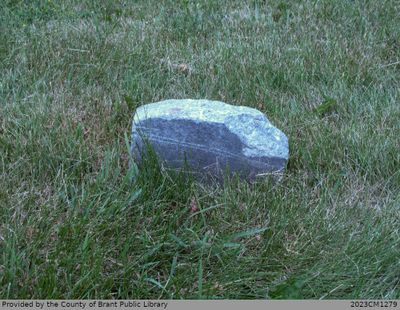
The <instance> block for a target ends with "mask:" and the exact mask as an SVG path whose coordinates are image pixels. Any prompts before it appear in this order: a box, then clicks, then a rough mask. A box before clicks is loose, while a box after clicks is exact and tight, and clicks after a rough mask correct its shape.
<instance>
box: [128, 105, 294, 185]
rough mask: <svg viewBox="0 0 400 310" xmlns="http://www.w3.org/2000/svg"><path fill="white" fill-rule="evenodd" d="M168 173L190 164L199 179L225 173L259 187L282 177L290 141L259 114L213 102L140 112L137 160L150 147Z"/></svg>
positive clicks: (135, 141) (144, 108)
mask: <svg viewBox="0 0 400 310" xmlns="http://www.w3.org/2000/svg"><path fill="white" fill-rule="evenodd" d="M146 142H148V143H149V145H150V146H151V147H152V148H153V149H154V151H155V152H156V154H157V155H158V157H159V158H160V159H161V160H162V161H163V163H164V165H165V167H166V168H169V169H179V168H182V167H183V166H184V165H185V163H187V164H188V165H189V167H190V168H191V171H193V172H195V173H198V175H199V176H207V175H208V176H213V177H216V178H217V179H221V177H222V176H223V175H224V173H225V172H227V171H229V172H230V173H231V174H237V175H239V176H240V177H241V178H243V179H247V180H249V181H253V180H254V179H255V178H256V177H257V176H263V175H268V174H275V173H276V174H278V175H279V174H281V173H282V172H283V171H284V169H285V166H286V162H287V160H288V156H289V148H288V139H287V137H286V136H285V134H284V133H283V132H282V131H280V130H279V129H277V128H276V127H274V126H273V125H272V124H271V123H270V122H269V121H268V119H267V118H266V116H265V115H264V114H263V113H261V112H260V111H258V110H256V109H252V108H249V107H243V106H233V105H229V104H226V103H223V102H220V101H210V100H191V99H184V100H165V101H160V102H156V103H151V104H146V105H144V106H141V107H139V108H138V109H137V110H136V113H135V115H134V118H133V126H132V154H133V157H134V159H135V160H136V161H138V162H140V161H141V158H142V156H143V152H144V151H145V149H146V148H145V145H147V143H146Z"/></svg>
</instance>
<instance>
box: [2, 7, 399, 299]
mask: <svg viewBox="0 0 400 310" xmlns="http://www.w3.org/2000/svg"><path fill="white" fill-rule="evenodd" d="M399 25H400V4H399V2H398V1H396V0H382V1H368V0H365V1H361V0H354V1H348V0H336V1H333V0H307V1H306V0H304V1H294V0H290V1H283V0H282V1H275V0H273V1H272V0H271V1H265V0H264V1H262V0H252V1H250V0H246V1H245V0H240V1H239V0H237V1H236V0H235V1H234V0H230V1H227V0H226V1H224V0H219V1H217V0H215V1H213V0H208V1H207V0H199V1H192V0H179V1H178V0H176V1H172V0H162V1H153V0H143V1H139V0H137V1H133V0H132V1H128V0H126V1H122V0H117V1H89V0H84V1H78V0H67V1H56V0H47V1H39V0H32V1H23V0H3V1H1V3H0V298H41V299H43V298H44V299H59V298H62V299H77V298H83V299H85V298H101V299H108V298H126V299H139V298H141V299H143V298H166V299H170V298H174V299H175V298H176V299H180V298H184V299H188V298H191V299H198V298H201V299H217V298H232V299H253V298H257V299H276V298H291V299H292V298H301V299H302V298H307V299H338V298H340V299H343V298H352V299H353V298H360V299H361V298H384V299H394V298H400V152H399V150H400V121H399V120H400V101H399V99H400V27H399ZM168 98H207V99H213V100H220V101H224V102H227V103H231V104H234V105H246V106H250V107H255V108H257V109H259V110H261V111H263V112H264V113H265V114H266V115H267V116H268V118H269V119H270V120H271V122H272V123H273V124H274V125H276V126H277V127H279V128H280V129H282V130H283V131H284V132H285V133H286V134H287V136H288V138H289V143H290V159H289V162H288V165H287V170H286V172H285V175H284V177H283V179H282V181H281V182H279V183H276V182H273V181H272V180H268V179H265V180H262V181H260V182H258V183H256V184H253V185H250V184H247V183H246V182H240V181H238V180H235V179H231V180H226V182H225V184H224V185H223V186H207V185H202V184H199V183H196V182H195V181H191V180H187V179H186V178H183V177H182V176H181V175H170V174H168V173H166V172H165V171H164V170H163V169H162V168H160V165H159V164H157V161H155V160H149V161H148V163H147V164H146V165H144V166H143V167H141V168H140V169H139V171H137V170H136V169H135V167H134V166H130V165H129V152H128V150H129V136H130V130H131V121H132V114H133V113H134V111H135V109H136V107H138V106H140V105H143V104H146V103H150V102H154V101H159V100H163V99H168Z"/></svg>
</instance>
